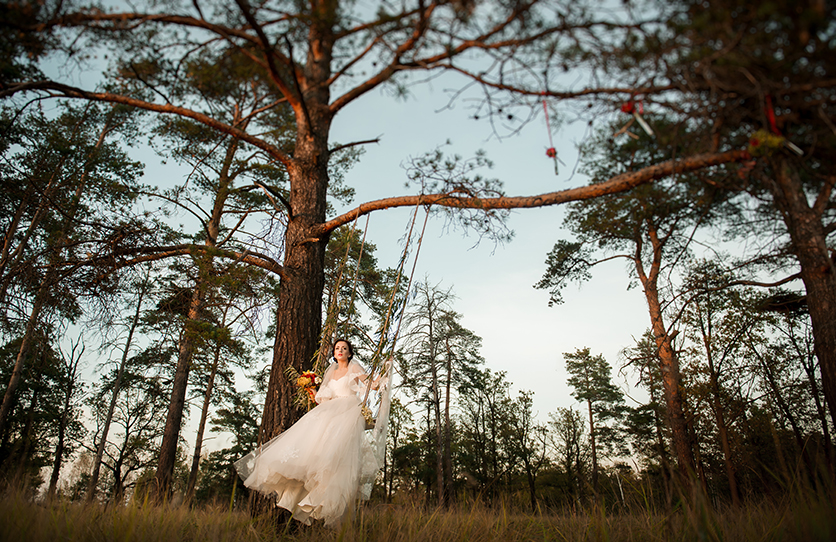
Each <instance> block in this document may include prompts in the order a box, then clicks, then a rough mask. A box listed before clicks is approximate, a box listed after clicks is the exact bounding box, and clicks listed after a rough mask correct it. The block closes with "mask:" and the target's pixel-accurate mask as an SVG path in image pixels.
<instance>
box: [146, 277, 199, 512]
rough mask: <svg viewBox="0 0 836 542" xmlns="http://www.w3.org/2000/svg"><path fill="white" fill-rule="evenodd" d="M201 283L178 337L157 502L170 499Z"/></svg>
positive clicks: (157, 478)
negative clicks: (178, 343)
mask: <svg viewBox="0 0 836 542" xmlns="http://www.w3.org/2000/svg"><path fill="white" fill-rule="evenodd" d="M204 289H205V283H204V281H203V280H201V281H200V282H199V284H198V285H197V286H196V287H195V288H194V290H192V298H191V301H190V303H189V312H188V319H187V321H186V324H185V326H184V327H183V331H182V333H181V335H180V347H179V349H178V355H177V368H176V369H175V371H174V382H173V385H172V388H171V400H170V401H169V405H168V415H167V416H166V421H165V429H164V430H163V440H162V443H161V444H160V458H159V461H158V462H157V472H156V474H155V476H154V478H155V480H156V487H155V488H154V489H155V493H156V498H157V499H158V500H165V499H168V498H169V497H170V494H171V489H172V486H171V484H172V481H173V477H174V466H175V463H176V461H177V442H178V440H179V438H180V426H181V425H182V424H183V409H184V407H185V404H186V388H187V387H188V384H189V368H190V366H191V363H192V355H193V353H194V342H195V337H194V335H195V334H196V333H197V329H196V325H195V324H197V322H198V318H199V313H200V308H201V306H202V304H203V296H204Z"/></svg>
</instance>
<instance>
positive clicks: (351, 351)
mask: <svg viewBox="0 0 836 542" xmlns="http://www.w3.org/2000/svg"><path fill="white" fill-rule="evenodd" d="M337 343H345V344H347V345H348V360H349V361H351V358H353V357H354V347H353V346H351V343H350V342H348V339H342V338H339V339H337V340H336V341H334V346H332V347H331V357H332V358H333V357H334V349H335V348H337ZM336 359H337V358H334V361H336Z"/></svg>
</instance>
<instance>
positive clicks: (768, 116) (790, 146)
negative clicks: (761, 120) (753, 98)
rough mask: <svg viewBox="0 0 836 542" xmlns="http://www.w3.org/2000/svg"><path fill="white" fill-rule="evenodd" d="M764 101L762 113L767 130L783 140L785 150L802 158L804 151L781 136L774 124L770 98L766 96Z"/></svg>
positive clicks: (773, 109)
mask: <svg viewBox="0 0 836 542" xmlns="http://www.w3.org/2000/svg"><path fill="white" fill-rule="evenodd" d="M764 101H765V103H764V106H763V110H764V113H766V121H767V122H768V123H769V130H770V131H771V132H772V133H773V134H775V135H776V136H780V137H781V138H782V139H783V144H784V146H785V147H786V148H788V149H789V150H791V151H792V152H794V153H795V154H797V155H798V156H804V151H802V150H801V149H799V148H798V146H797V145H796V144H795V143H793V142H792V141H790V140H789V139H786V138H784V137H783V136H782V135H781V130H779V129H778V124H777V123H776V122H775V108H774V107H773V106H772V96H770V95H769V94H767V95H766V96H764Z"/></svg>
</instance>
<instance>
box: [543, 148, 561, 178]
mask: <svg viewBox="0 0 836 542" xmlns="http://www.w3.org/2000/svg"><path fill="white" fill-rule="evenodd" d="M546 156H548V157H549V158H551V159H552V160H554V174H555V175H560V170H559V169H558V166H557V164H558V163H561V164H563V160H561V159H560V158H558V157H557V149H555V148H554V147H549V148H548V149H546ZM563 165H564V166H565V165H566V164H563Z"/></svg>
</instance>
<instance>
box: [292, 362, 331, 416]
mask: <svg viewBox="0 0 836 542" xmlns="http://www.w3.org/2000/svg"><path fill="white" fill-rule="evenodd" d="M285 372H286V373H287V376H288V378H290V380H291V382H295V383H296V388H297V390H296V396H295V397H294V398H293V402H294V403H296V405H297V406H300V407H303V408H305V409H306V410H310V409H312V408H313V407H315V406H316V400H315V398H316V392H317V390H318V389H319V385H320V384H322V377H321V376H319V375H318V374H316V373H315V372H313V371H305V372H304V373H301V374H300V373H299V372H298V371H297V370H296V369H294V368H293V367H288V368H287V369H286V370H285Z"/></svg>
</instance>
